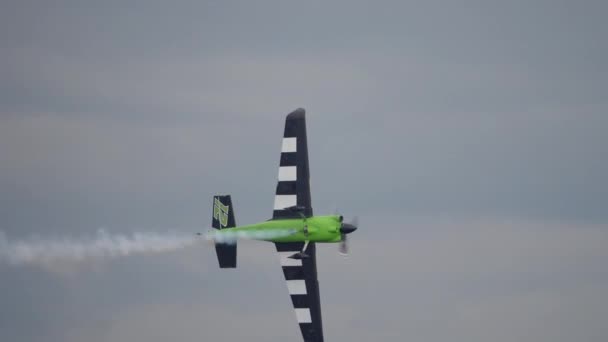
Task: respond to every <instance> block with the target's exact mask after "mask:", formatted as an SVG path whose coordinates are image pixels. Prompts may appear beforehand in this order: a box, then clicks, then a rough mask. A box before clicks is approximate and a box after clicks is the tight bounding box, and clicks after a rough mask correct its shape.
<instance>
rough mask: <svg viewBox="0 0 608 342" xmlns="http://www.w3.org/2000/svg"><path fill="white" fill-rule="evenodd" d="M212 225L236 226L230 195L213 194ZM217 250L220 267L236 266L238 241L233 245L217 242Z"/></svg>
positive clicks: (219, 227)
mask: <svg viewBox="0 0 608 342" xmlns="http://www.w3.org/2000/svg"><path fill="white" fill-rule="evenodd" d="M211 226H212V227H213V228H215V229H224V228H232V227H235V226H236V222H235V220H234V209H233V208H232V199H231V198H230V195H223V196H221V195H220V196H213V219H212V221H211ZM215 252H216V254H217V260H218V261H219V264H220V268H236V242H235V243H234V244H232V245H230V244H223V243H217V242H216V243H215Z"/></svg>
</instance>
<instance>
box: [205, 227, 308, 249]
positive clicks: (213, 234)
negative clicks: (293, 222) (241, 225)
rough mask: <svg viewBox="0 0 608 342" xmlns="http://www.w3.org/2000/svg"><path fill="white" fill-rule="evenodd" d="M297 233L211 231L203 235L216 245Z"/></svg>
mask: <svg viewBox="0 0 608 342" xmlns="http://www.w3.org/2000/svg"><path fill="white" fill-rule="evenodd" d="M296 232H297V230H296V229H276V230H256V229H249V230H238V231H233V230H229V229H228V230H216V229H211V230H209V231H208V232H207V234H205V239H207V240H211V241H215V242H218V243H225V244H231V245H233V244H235V243H236V241H237V240H239V239H244V240H271V239H278V238H282V237H286V236H290V235H292V234H295V233H296Z"/></svg>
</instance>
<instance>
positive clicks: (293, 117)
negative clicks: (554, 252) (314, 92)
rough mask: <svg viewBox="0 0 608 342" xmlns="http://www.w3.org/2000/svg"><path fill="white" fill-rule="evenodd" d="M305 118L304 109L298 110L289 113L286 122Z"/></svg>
mask: <svg viewBox="0 0 608 342" xmlns="http://www.w3.org/2000/svg"><path fill="white" fill-rule="evenodd" d="M305 116H306V110H305V109H304V108H298V109H296V110H294V111H293V112H291V113H289V114H288V115H287V119H288V120H297V119H303V118H304V117H305Z"/></svg>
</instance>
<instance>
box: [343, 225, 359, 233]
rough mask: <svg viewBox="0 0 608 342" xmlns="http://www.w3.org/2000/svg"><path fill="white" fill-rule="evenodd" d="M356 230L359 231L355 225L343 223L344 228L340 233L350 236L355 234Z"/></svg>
mask: <svg viewBox="0 0 608 342" xmlns="http://www.w3.org/2000/svg"><path fill="white" fill-rule="evenodd" d="M355 230H357V227H355V226H354V225H352V224H350V223H343V224H342V227H341V228H340V232H341V233H342V234H350V233H352V232H354V231H355Z"/></svg>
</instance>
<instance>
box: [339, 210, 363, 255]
mask: <svg viewBox="0 0 608 342" xmlns="http://www.w3.org/2000/svg"><path fill="white" fill-rule="evenodd" d="M342 220H343V217H342V216H340V221H342ZM358 226H359V219H358V218H357V217H356V216H355V217H354V218H353V220H352V221H351V223H342V226H341V227H340V234H341V235H342V241H341V242H340V247H339V251H340V254H342V255H348V250H349V248H348V234H350V233H352V232H354V231H355V230H357V227H358Z"/></svg>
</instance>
